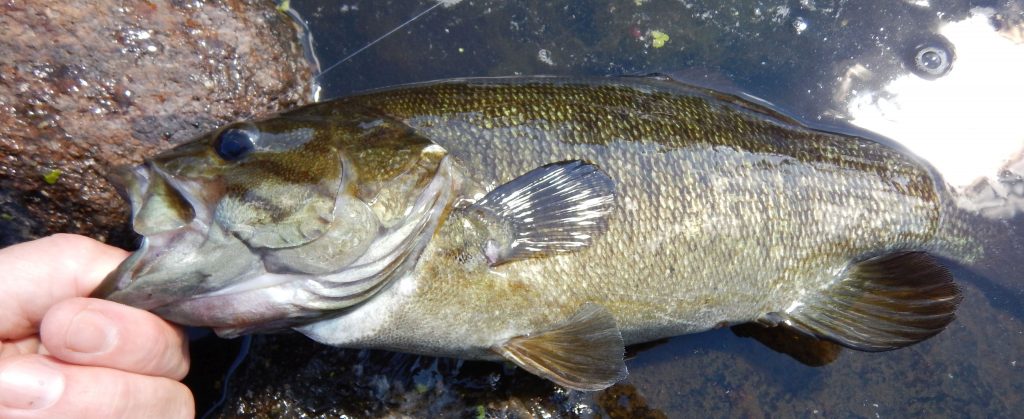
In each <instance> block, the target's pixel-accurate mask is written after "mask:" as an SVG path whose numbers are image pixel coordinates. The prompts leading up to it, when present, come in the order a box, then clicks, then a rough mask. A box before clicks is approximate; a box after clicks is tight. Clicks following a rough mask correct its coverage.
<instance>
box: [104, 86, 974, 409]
mask: <svg viewBox="0 0 1024 419" xmlns="http://www.w3.org/2000/svg"><path fill="white" fill-rule="evenodd" d="M197 156H201V158H199V157H197ZM304 159H309V160H308V162H307V161H304ZM335 163H336V164H335ZM135 173H136V175H135V176H136V177H137V178H139V179H141V180H139V181H137V182H135V183H134V184H136V185H137V184H139V183H146V184H148V185H149V186H148V187H146V188H139V187H138V186H136V189H139V190H134V192H133V190H131V188H129V189H130V190H129V193H128V194H129V195H130V196H132V197H133V198H134V199H133V201H135V202H133V208H134V210H133V211H134V213H135V218H136V221H135V223H136V229H137V230H140V232H143V233H144V234H145V232H144V231H141V230H152V231H151V233H152V234H147V240H149V242H152V243H159V245H160V246H164V247H170V248H175V246H177V249H178V250H177V252H178V253H169V252H155V251H152V250H151V249H149V248H148V247H144V249H143V250H141V251H140V252H138V253H137V254H136V256H135V257H133V259H134V260H132V261H130V262H126V264H124V265H122V267H121V268H119V270H118V271H117V272H115V273H114V274H112V276H111V278H109V279H108V284H107V286H106V288H105V289H106V291H105V295H108V296H109V297H110V298H112V299H115V300H119V301H124V302H127V303H130V304H134V305H138V306H141V307H145V308H149V309H152V310H154V311H155V312H157V313H159V314H161V315H163V316H165V317H167V318H170V319H172V320H175V321H178V322H181V323H185V324H198V325H207V326H213V327H216V328H218V329H219V331H220V332H221V333H222V334H228V335H230V334H237V333H243V332H250V331H258V330H273V329H275V328H284V327H294V328H297V329H298V330H300V331H302V332H303V333H305V334H307V335H309V336H310V337H312V338H314V339H316V340H318V341H321V342H324V343H330V344H335V345H341V346H352V347H375V348H385V349H392V350H399V351H407V352H415V353H424V354H433V355H447V356H459V357H467V358H483V359H501V358H504V359H508V360H510V361H512V362H515V363H516V364H518V365H520V366H521V367H523V368H525V369H527V370H529V371H531V372H533V373H536V374H538V375H541V376H544V377H547V378H549V379H552V380H555V381H556V382H559V383H561V384H563V385H566V386H569V387H572V388H579V389H598V388H603V387H606V386H608V385H610V384H611V383H613V382H615V381H617V380H618V379H621V378H622V377H623V376H624V374H625V366H624V364H622V345H623V344H629V343H635V342H642V341H646V340H651V339H656V338H661V337H665V336H672V335H677V334H682V333H692V332H699V331H703V330H707V329H710V328H714V327H718V326H722V325H729V324H737V323H744V322H759V323H762V324H765V325H785V326H788V327H791V328H794V329H796V330H798V331H801V332H803V333H807V334H811V335H814V336H818V337H821V338H825V339H829V340H833V341H836V342H838V343H841V344H843V345H846V346H849V347H853V348H857V349H863V350H886V349H893V348H898V347H902V346H906V345H909V344H912V343H914V342H917V341H920V340H923V339H926V338H927V337H929V336H931V335H934V334H935V333H938V332H939V331H941V330H942V328H943V327H945V325H946V324H948V323H949V322H950V321H951V320H952V318H953V311H954V310H955V308H956V305H957V303H958V302H959V298H960V297H959V292H958V290H957V288H956V287H955V285H953V283H952V278H951V277H950V276H949V272H948V270H946V269H945V268H944V267H942V266H941V265H939V264H937V263H936V262H935V261H934V260H933V259H931V257H930V256H928V255H927V254H926V253H924V252H928V253H933V254H938V255H943V256H946V257H951V258H954V259H959V260H964V261H966V260H969V259H971V258H972V257H974V256H975V255H976V254H977V253H978V251H979V250H978V246H977V244H976V243H974V242H973V241H972V240H971V239H970V238H969V237H964V236H962V235H960V234H959V233H960V232H961V231H962V228H961V226H960V225H959V224H957V221H956V217H955V214H954V211H953V210H952V209H951V208H952V207H951V206H950V205H949V201H950V199H949V198H948V196H947V192H946V190H945V185H944V183H943V182H942V180H941V179H940V178H938V176H936V175H935V174H934V173H933V172H932V171H931V170H930V169H929V167H928V166H927V165H925V164H922V163H920V162H919V161H918V160H916V159H915V158H914V157H912V156H910V155H908V154H906V153H904V152H902V151H901V150H898V149H896V148H894V147H891V146H888V145H885V144H882V143H879V142H875V141H871V140H868V139H865V138H861V137H857V136H851V135H843V134H838V133H831V132H825V131H820V130H814V129H811V128H808V127H805V126H803V125H801V124H800V123H798V122H796V121H794V120H792V119H790V118H788V117H786V116H785V115H783V114H780V113H778V112H776V111H774V110H772V109H771V108H769V107H766V106H763V105H761V104H759V103H757V102H755V101H752V100H747V99H743V98H741V97H738V96H734V95H729V94H723V93H719V92H715V91H712V90H707V89H702V88H696V87H691V86H687V85H683V84H680V83H676V82H672V81H667V80H658V79H634V78H618V79H600V80H566V79H557V78H522V79H483V80H454V81H446V82H435V83H427V84H421V85H413V86H405V87H400V88H395V89H389V90H383V91H378V92H372V93H367V94H363V95H359V96H353V97H349V98H344V99H339V100H336V101H332V102H325V103H320V104H315V105H311V106H308V107H304V108H299V109H296V110H293V111H290V112H287V113H285V114H282V115H280V116H279V117H276V118H271V119H267V120H263V121H256V122H253V123H245V124H241V125H239V124H235V125H232V126H229V127H227V128H224V129H222V130H220V131H218V132H217V133H213V134H211V136H209V137H206V138H202V139H199V140H197V141H196V142H195V143H192V145H186V146H182V147H179V149H177V151H172V152H169V153H168V154H166V155H163V156H157V157H156V158H154V159H153V160H151V161H150V162H148V163H147V166H146V168H144V169H136V172H135ZM129 183H130V184H132V182H129ZM161 185H164V186H161ZM168 185H169V186H168ZM141 189H145V191H142V190H141ZM161 191H163V192H161ZM167 191H171V192H167ZM174 191H177V192H176V193H175V192H174ZM146 194H148V195H146ZM137 201H146V202H156V204H141V205H140V204H139V203H137ZM175 203H176V204H175ZM168 207H171V208H177V209H176V210H174V211H169V210H153V209H148V208H158V209H162V208H168ZM169 214H170V215H169ZM157 219H160V220H165V221H161V222H157V221H154V220H157ZM166 219H171V220H172V222H167V221H166ZM140 220H142V221H140ZM182 238H190V240H191V241H193V242H202V244H192V245H184V244H181V243H185V242H188V241H189V240H184V239H182ZM201 238H205V239H202V240H200V239H201ZM149 242H148V243H149ZM152 243H149V245H148V246H150V247H152V246H153V244H152ZM218 252H219V253H218ZM179 253H180V254H185V255H188V256H187V257H184V256H182V257H175V258H172V257H170V256H167V255H168V254H179ZM214 253H217V254H218V255H219V256H220V257H221V258H226V259H230V260H231V261H232V262H231V263H227V264H226V265H227V266H226V267H225V269H226V270H227V271H230V273H228V274H221V273H220V270H218V269H217V263H212V262H208V261H207V258H204V256H203V255H206V254H214ZM195 261H207V263H205V264H204V263H199V264H198V265H188V264H187V263H186V262H195ZM219 263H222V264H223V262H219ZM191 266H199V267H198V268H192V267H191ZM172 275H173V276H175V277H176V278H182V277H184V278H191V279H172V278H171V276H172ZM147 278H151V279H147ZM225 284H227V285H225ZM161 289H164V290H169V291H167V292H165V293H163V294H161V293H160V292H159V291H160V290H161ZM154 295H155V296H154Z"/></svg>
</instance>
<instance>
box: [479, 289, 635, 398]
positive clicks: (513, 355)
mask: <svg viewBox="0 0 1024 419" xmlns="http://www.w3.org/2000/svg"><path fill="white" fill-rule="evenodd" d="M494 350H495V351H496V352H498V353H499V354H501V355H502V356H504V357H505V359H508V360H509V361H512V362H514V363H515V364H516V365H519V366H520V367H521V368H523V369H525V370H527V371H529V372H531V373H533V374H535V375H538V376H541V377H544V378H547V379H549V380H551V381H554V382H555V383H558V384H559V385H562V386H565V387H568V388H571V389H575V390H588V391H594V390H602V389H605V388H608V387H609V386H611V385H612V384H615V383H616V382H618V381H620V380H622V379H624V378H626V374H627V370H626V363H625V362H624V361H623V355H624V352H625V347H624V345H623V342H622V335H621V334H620V333H619V329H618V327H617V326H616V325H615V318H614V317H612V315H611V313H609V312H608V311H607V310H606V309H605V308H604V307H601V306H599V305H597V304H591V303H587V304H585V305H583V307H582V308H580V310H579V311H578V312H577V313H576V314H575V315H573V317H572V318H571V319H569V321H567V322H566V323H565V324H564V325H562V326H560V327H557V328H554V329H551V330H548V331H545V332H542V333H538V334H536V335H529V336H519V337H514V338H512V339H509V340H508V341H506V342H505V343H503V344H502V345H500V346H497V347H495V348H494Z"/></svg>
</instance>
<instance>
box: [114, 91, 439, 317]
mask: <svg viewBox="0 0 1024 419" xmlns="http://www.w3.org/2000/svg"><path fill="white" fill-rule="evenodd" d="M314 109H315V108H314ZM443 159H444V152H443V150H442V149H440V148H439V147H437V146H434V145H432V144H431V143H430V142H429V141H426V140H424V139H422V138H421V137H419V136H417V135H415V133H413V132H412V131H411V130H409V129H408V127H406V126H404V125H403V124H401V123H400V122H397V121H392V120H388V119H386V118H379V117H377V116H374V115H366V114H362V113H358V112H356V113H354V114H352V115H348V117H338V116H335V117H325V116H324V115H317V114H312V115H311V114H310V112H292V113H289V114H284V115H281V116H278V117H274V118H269V119H265V120H260V121H253V122H238V123H233V124H229V125H227V126H225V127H222V128H220V129H218V130H216V131H213V132H211V133H209V134H206V135H203V136H201V137H199V138H197V139H195V140H193V141H191V142H188V143H185V144H182V145H179V146H177V147H175V148H172V149H170V150H167V151H165V152H163V153H161V154H158V155H156V156H153V157H152V158H149V159H146V160H145V162H144V163H143V164H141V165H138V166H134V167H123V168H118V169H116V170H114V171H113V173H112V174H111V178H112V181H113V183H115V184H116V185H118V187H119V190H120V191H121V193H122V195H123V196H124V197H126V199H127V200H128V201H129V202H130V203H131V210H132V227H133V229H134V230H135V232H137V233H138V234H140V235H141V236H142V237H143V238H142V243H141V246H140V248H139V249H138V250H137V251H136V252H135V253H133V254H132V255H131V256H130V257H129V258H128V259H127V260H125V261H124V262H123V263H122V264H121V265H120V266H119V267H118V268H117V269H116V270H115V271H114V272H112V273H111V274H110V275H109V276H108V277H107V278H106V280H105V281H104V283H103V284H101V286H100V287H99V288H98V289H97V290H96V292H94V296H98V297H102V298H107V299H110V300H113V301H117V302H121V303H125V304H128V305H132V306H135V307H139V308H143V309H146V310H150V311H153V312H155V313H157V314H158V315H161V316H162V317H164V318H167V319H169V320H172V321H174V322H177V323H180V324H184V325H194V326H209V327H213V328H215V329H216V330H218V332H219V333H221V334H222V335H236V334H240V333H243V332H251V331H261V330H271V329H279V328H283V327H288V326H293V325H295V324H302V323H304V322H308V321H314V320H316V319H319V318H322V317H325V316H330V315H334V314H336V313H337V311H338V310H342V309H344V308H347V307H350V306H352V305H354V304H357V303H359V302H361V301H363V300H365V299H366V298H369V297H370V296H372V295H373V294H374V293H375V292H376V291H377V290H379V289H380V288H381V287H382V286H383V285H384V284H386V283H387V282H388V279H390V278H391V277H392V275H393V274H395V273H396V272H399V271H401V270H402V268H404V267H407V266H408V265H409V263H410V262H409V261H410V260H413V259H415V257H414V254H415V253H416V252H417V251H419V250H421V249H422V247H423V244H422V243H423V242H424V239H423V238H422V237H423V236H424V235H425V232H427V231H428V230H429V227H430V226H431V225H433V223H435V222H436V220H437V219H438V217H439V215H440V213H441V212H443V210H444V207H445V205H446V200H445V199H439V198H440V197H441V195H443V194H444V193H445V190H446V189H445V187H446V186H450V185H449V184H448V183H446V180H450V179H449V178H448V177H447V176H446V173H447V171H446V170H443V165H442V164H441V162H442V160H443Z"/></svg>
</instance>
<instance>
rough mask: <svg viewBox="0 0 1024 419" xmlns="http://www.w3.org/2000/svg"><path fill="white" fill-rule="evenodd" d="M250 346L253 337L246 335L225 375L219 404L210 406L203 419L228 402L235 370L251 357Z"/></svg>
mask: <svg viewBox="0 0 1024 419" xmlns="http://www.w3.org/2000/svg"><path fill="white" fill-rule="evenodd" d="M250 346H252V335H245V337H243V338H242V347H241V348H239V349H238V355H237V356H235V360H234V361H232V362H231V366H230V367H228V371H227V372H226V373H224V383H223V388H222V389H221V392H220V400H217V402H216V403H214V404H213V406H210V408H209V409H206V413H203V416H201V419H206V418H208V417H210V415H212V414H213V412H216V411H218V410H220V408H221V406H223V405H224V403H225V402H227V401H228V391H229V390H230V386H229V384H230V383H231V377H232V376H234V375H235V370H237V369H238V367H239V366H241V365H242V361H244V360H245V357H246V356H248V355H249V347H250Z"/></svg>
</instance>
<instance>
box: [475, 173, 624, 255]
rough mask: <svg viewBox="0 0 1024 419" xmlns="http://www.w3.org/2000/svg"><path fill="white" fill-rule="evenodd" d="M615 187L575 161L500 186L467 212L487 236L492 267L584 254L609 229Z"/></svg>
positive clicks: (602, 175) (486, 250)
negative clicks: (508, 263) (578, 252)
mask: <svg viewBox="0 0 1024 419" xmlns="http://www.w3.org/2000/svg"><path fill="white" fill-rule="evenodd" d="M614 203H615V182H614V181H613V180H612V179H611V178H610V177H608V175H607V174H605V173H604V172H602V171H601V170H600V169H598V168H597V166H594V165H592V164H590V163H585V162H582V161H579V160H573V161H566V162H560V163H552V164H548V165H545V166H542V167H539V168H537V169H534V170H531V171H530V172H528V173H526V174H524V175H522V176H520V177H518V178H515V179H513V180H512V181H510V182H508V183H505V184H503V185H501V186H498V187H497V188H495V189H494V190H492V191H491V192H490V193H488V194H487V195H486V196H484V197H483V198H481V199H480V200H479V201H477V202H476V203H474V204H473V205H471V206H470V207H469V208H467V209H466V211H467V215H468V216H472V217H476V218H477V220H478V221H479V222H481V223H482V224H484V225H485V228H486V229H487V230H488V235H489V240H488V242H487V244H486V245H485V248H484V249H483V250H484V253H485V255H486V256H487V259H488V260H489V261H490V264H491V265H492V266H493V265H499V264H502V263H506V262H510V261H513V260H519V259H525V258H530V257H538V256H546V255H550V254H554V253H563V252H571V251H575V250H579V249H582V248H585V247H587V246H589V245H590V244H591V242H592V241H593V240H594V238H595V237H597V236H599V235H600V234H602V233H604V231H605V230H607V228H608V214H609V213H610V212H611V210H612V207H613V205H614Z"/></svg>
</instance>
